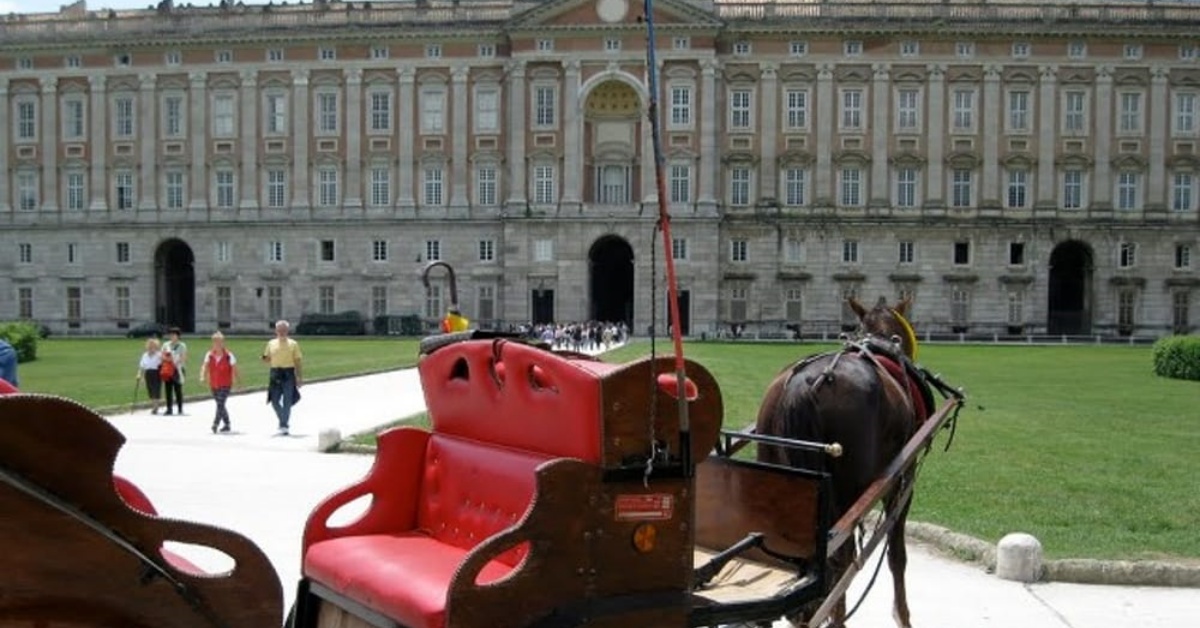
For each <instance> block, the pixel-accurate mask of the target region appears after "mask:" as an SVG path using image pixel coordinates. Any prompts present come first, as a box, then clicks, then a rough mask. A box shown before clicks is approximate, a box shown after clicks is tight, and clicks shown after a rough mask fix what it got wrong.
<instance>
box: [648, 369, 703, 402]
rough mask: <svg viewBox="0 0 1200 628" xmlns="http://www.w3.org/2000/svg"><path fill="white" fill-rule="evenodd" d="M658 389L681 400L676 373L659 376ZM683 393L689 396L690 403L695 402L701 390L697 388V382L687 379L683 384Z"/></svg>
mask: <svg viewBox="0 0 1200 628" xmlns="http://www.w3.org/2000/svg"><path fill="white" fill-rule="evenodd" d="M658 389H659V390H661V391H663V392H664V393H666V394H668V395H670V396H672V397H674V398H675V399H678V398H679V378H677V377H675V374H674V373H662V374H660V375H659V376H658ZM683 391H684V394H686V395H687V400H688V401H695V400H696V398H697V397H699V396H700V389H699V388H697V387H696V382H694V381H692V380H691V379H686V380H684V382H683Z"/></svg>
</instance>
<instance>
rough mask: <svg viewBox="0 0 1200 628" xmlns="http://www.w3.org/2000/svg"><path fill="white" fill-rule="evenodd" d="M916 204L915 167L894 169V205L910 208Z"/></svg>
mask: <svg viewBox="0 0 1200 628" xmlns="http://www.w3.org/2000/svg"><path fill="white" fill-rule="evenodd" d="M916 206H917V169H916V168H897V169H896V207H902V208H904V209H912V208H914V207H916Z"/></svg>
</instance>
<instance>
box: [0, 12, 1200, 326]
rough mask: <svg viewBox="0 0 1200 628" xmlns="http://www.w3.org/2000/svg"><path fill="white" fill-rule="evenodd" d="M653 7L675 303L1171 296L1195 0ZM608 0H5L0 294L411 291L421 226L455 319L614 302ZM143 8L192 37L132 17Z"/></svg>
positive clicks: (644, 314)
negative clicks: (207, 2)
mask: <svg viewBox="0 0 1200 628" xmlns="http://www.w3.org/2000/svg"><path fill="white" fill-rule="evenodd" d="M655 7H656V12H657V13H656V23H657V27H658V40H657V46H658V51H659V59H660V68H659V70H660V73H659V77H660V84H661V88H662V91H661V93H660V94H659V100H660V102H661V106H660V110H661V111H660V113H661V115H662V119H663V144H664V150H665V152H666V162H667V168H666V172H665V179H666V185H665V189H666V193H667V195H668V197H669V198H668V203H669V206H670V208H671V212H672V216H673V220H672V229H673V231H674V233H673V235H674V239H675V241H674V242H673V243H672V245H671V246H670V247H669V248H670V249H671V251H669V252H671V253H673V254H674V255H675V257H676V259H677V262H678V270H679V275H680V287H681V289H682V290H684V291H686V294H687V301H686V303H685V305H686V307H685V308H684V310H685V316H686V318H687V327H688V330H687V331H689V332H690V333H693V334H698V333H701V332H710V333H711V332H715V331H717V330H718V329H728V326H729V325H730V324H734V323H741V324H746V325H748V326H749V327H750V328H751V329H752V330H753V329H758V330H763V331H768V332H780V331H782V330H783V328H784V326H785V325H799V326H800V327H801V329H803V330H804V331H807V332H836V331H837V330H838V329H839V328H840V327H841V324H842V322H843V317H844V316H845V311H844V306H843V297H844V296H846V295H847V294H856V295H858V296H859V297H860V298H864V299H867V300H873V299H874V298H876V297H877V296H880V295H886V296H888V297H890V298H896V297H899V296H902V295H907V296H912V297H913V299H914V303H915V310H914V315H913V318H914V323H915V324H916V326H917V327H918V328H920V329H921V330H929V331H934V332H954V331H959V332H961V331H967V332H972V333H975V332H981V333H1017V332H1021V333H1027V332H1033V333H1043V332H1050V333H1072V334H1074V333H1101V334H1117V333H1121V334H1133V335H1139V336H1155V335H1161V334H1163V333H1169V332H1171V331H1183V330H1188V329H1193V330H1194V329H1195V328H1196V327H1197V326H1198V323H1197V319H1198V318H1200V314H1198V313H1197V309H1198V308H1200V297H1197V296H1196V295H1197V293H1200V274H1198V273H1197V265H1200V261H1196V260H1194V259H1193V257H1194V256H1195V255H1196V254H1198V253H1200V248H1198V247H1200V218H1198V216H1200V212H1198V206H1200V159H1198V155H1200V153H1198V151H1197V143H1198V142H1200V37H1197V35H1196V33H1195V29H1194V24H1195V23H1196V21H1197V20H1200V7H1195V6H1194V5H1188V4H1171V3H1166V4H1164V3H1155V5H1154V6H1146V5H1141V4H1139V5H1130V6H1121V5H1107V4H1106V5H1102V6H1100V5H1098V6H1095V7H1092V6H1090V5H1089V6H1077V5H1070V6H1068V5H1066V4H1063V5H1055V4H1051V5H1045V4H1038V5H1033V4H1031V5H973V4H972V5H966V4H960V3H952V4H949V5H947V4H944V3H933V4H931V3H912V4H903V3H900V4H894V5H874V4H872V5H861V6H849V5H842V4H829V3H825V4H794V5H793V4H776V3H754V2H721V3H715V4H714V3H712V2H703V1H699V0H697V1H690V0H658V1H656V2H655ZM897 12H899V13H897ZM638 13H640V4H635V3H631V2H630V1H629V0H599V1H597V0H551V1H547V2H515V3H514V2H491V1H487V2H477V3H457V2H455V3H451V2H441V1H438V0H434V1H431V2H427V3H421V4H420V6H418V5H417V4H413V3H408V2H395V3H379V4H376V5H374V6H371V5H367V4H358V3H325V2H319V3H317V4H315V5H296V6H272V7H261V6H256V7H236V8H235V7H229V8H187V9H184V8H173V7H170V6H169V5H166V4H164V5H163V6H162V7H161V8H160V9H158V10H145V11H129V12H114V13H111V14H108V13H106V14H103V15H101V14H96V13H89V12H87V11H86V10H84V9H81V8H80V7H79V6H78V5H77V6H75V7H73V8H70V9H66V10H64V12H62V13H59V14H46V15H25V16H11V17H7V18H4V19H2V20H0V64H3V67H2V69H0V242H2V244H0V296H2V298H0V319H10V318H17V317H29V318H34V319H37V320H40V321H42V322H45V323H47V324H49V325H50V326H51V327H54V328H56V329H57V330H58V331H60V332H80V333H112V332H117V331H119V330H120V329H122V328H124V327H125V326H127V325H128V324H130V323H132V322H136V321H139V320H155V319H157V320H160V321H162V322H168V323H176V324H182V325H184V326H185V327H189V328H195V329H200V330H204V329H211V328H214V327H227V328H232V329H235V330H241V329H244V330H265V329H267V326H268V324H269V323H270V321H271V320H272V319H273V318H277V317H288V318H292V319H295V318H298V317H299V316H300V315H301V314H302V313H306V312H318V311H325V312H335V311H342V310H350V309H354V310H359V311H362V312H364V313H366V314H368V315H375V314H381V313H388V314H406V313H419V314H421V315H423V316H426V317H428V318H430V319H435V318H437V317H438V316H440V313H441V311H442V310H443V309H444V307H445V306H446V305H447V304H448V300H449V295H448V294H446V293H445V284H444V283H443V282H442V281H441V280H440V279H439V280H438V281H437V282H435V289H434V290H433V291H432V292H430V293H426V291H425V290H424V289H423V288H422V286H421V283H420V277H419V274H420V270H421V268H422V267H423V266H424V264H425V263H427V262H429V261H431V260H432V259H444V260H446V261H448V262H450V263H451V264H452V265H453V266H454V267H455V268H456V269H457V270H458V274H459V281H458V284H459V291H460V294H459V299H460V301H461V305H462V306H463V308H464V309H465V310H466V311H467V313H468V315H471V316H472V317H473V318H474V319H476V320H480V319H482V320H484V321H496V322H504V321H506V322H521V321H527V320H530V319H550V318H553V319H556V320H560V321H567V320H581V319H587V318H591V317H596V316H601V317H605V318H614V317H618V316H619V317H622V318H627V320H629V322H631V323H632V325H633V328H634V329H635V330H644V329H645V328H646V327H647V326H648V325H649V324H650V322H651V310H652V306H656V307H655V308H654V309H655V310H656V313H657V317H658V319H659V320H664V319H665V311H666V308H665V299H664V298H663V297H662V296H660V297H658V298H659V302H658V303H652V300H653V299H652V288H651V281H650V278H651V276H652V274H653V273H658V274H659V277H660V279H661V273H662V270H661V268H662V255H663V254H664V253H667V252H668V251H665V250H664V246H663V243H662V241H661V235H660V234H659V233H658V232H656V231H655V230H654V224H655V220H656V211H657V201H658V194H657V191H656V189H655V186H654V184H653V182H654V167H653V159H652V158H651V155H652V150H651V143H650V137H649V133H648V128H647V127H648V125H647V124H646V123H645V119H646V118H645V115H644V112H645V110H646V107H647V106H648V101H649V95H648V92H647V87H646V81H645V80H644V74H645V63H644V59H645V40H644V37H645V33H644V27H643V26H642V25H641V24H640V23H639V21H638ZM898 14H903V15H904V16H907V17H911V18H912V19H913V21H912V22H911V23H909V22H906V24H908V26H907V27H906V30H905V31H904V33H903V34H897V33H898V31H895V29H894V22H889V21H888V19H895V17H896V15H898ZM850 15H853V16H854V17H855V18H856V19H854V20H846V19H844V18H845V17H847V16H850ZM364 24H368V25H371V26H372V28H371V29H369V30H365V29H362V28H358V26H361V25H364ZM926 24H929V25H930V26H926ZM933 24H939V25H938V26H933ZM170 25H186V29H184V30H186V32H187V33H189V34H190V35H197V36H199V35H203V37H202V39H196V40H191V39H186V38H183V37H181V38H180V39H179V40H178V41H177V42H163V41H161V34H156V35H155V36H154V43H153V44H152V45H150V44H146V45H141V44H138V43H136V42H138V41H146V40H147V38H148V37H149V35H148V34H149V33H151V32H155V33H161V32H163V29H166V28H168V27H169V26H170ZM283 26H286V27H287V28H286V29H282V28H280V27H283ZM181 32H182V31H181ZM1097 33H1103V35H1102V36H1100V35H1097ZM50 37H53V39H54V46H53V47H52V48H51V47H48V44H46V43H45V42H47V41H50V39H49V38H50ZM130 42H135V43H130ZM102 50H108V51H113V52H112V53H111V54H109V53H101V52H97V51H102ZM655 249H656V250H657V255H656V256H654V257H655V258H656V259H652V256H651V251H652V250H655ZM629 264H632V269H633V270H632V273H631V274H629V273H628V271H627V266H628V265H629ZM630 277H631V278H630ZM657 290H658V293H659V294H660V295H661V294H662V293H663V292H664V291H665V286H664V285H663V284H662V282H661V281H660V282H659V283H658V287H657Z"/></svg>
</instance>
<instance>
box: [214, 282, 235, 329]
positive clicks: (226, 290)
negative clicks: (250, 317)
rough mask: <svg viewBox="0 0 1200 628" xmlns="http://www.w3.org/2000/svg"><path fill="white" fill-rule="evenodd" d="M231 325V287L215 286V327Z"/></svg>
mask: <svg viewBox="0 0 1200 628" xmlns="http://www.w3.org/2000/svg"><path fill="white" fill-rule="evenodd" d="M232 325H233V288H232V287H231V286H217V327H222V328H226V329H228V328H229V327H230V326H232Z"/></svg>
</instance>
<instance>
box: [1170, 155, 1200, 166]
mask: <svg viewBox="0 0 1200 628" xmlns="http://www.w3.org/2000/svg"><path fill="white" fill-rule="evenodd" d="M1167 167H1169V168H1172V169H1175V170H1200V158H1197V157H1196V156H1195V155H1172V156H1171V157H1168V158H1167Z"/></svg>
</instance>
